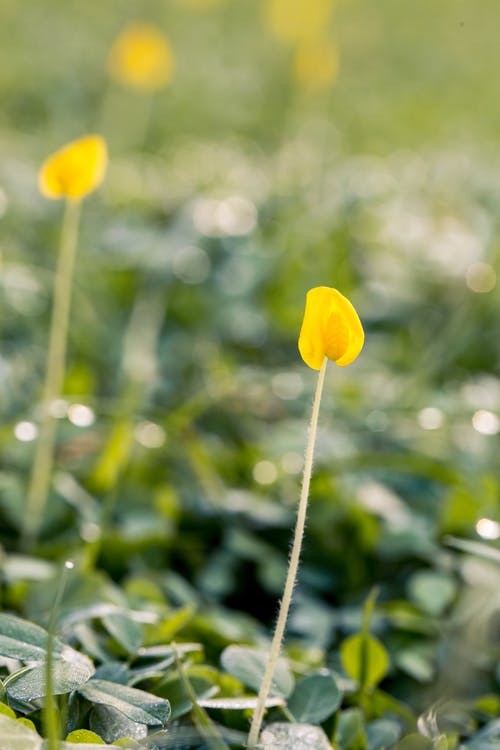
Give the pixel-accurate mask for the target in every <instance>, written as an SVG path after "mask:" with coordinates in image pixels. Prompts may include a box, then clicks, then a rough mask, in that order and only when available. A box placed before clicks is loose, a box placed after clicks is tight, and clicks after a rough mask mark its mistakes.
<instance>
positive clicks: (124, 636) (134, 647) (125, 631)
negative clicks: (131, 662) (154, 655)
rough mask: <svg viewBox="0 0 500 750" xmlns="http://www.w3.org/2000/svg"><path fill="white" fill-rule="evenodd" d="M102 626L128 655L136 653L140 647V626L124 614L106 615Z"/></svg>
mask: <svg viewBox="0 0 500 750" xmlns="http://www.w3.org/2000/svg"><path fill="white" fill-rule="evenodd" d="M102 624H103V625H104V627H105V628H106V630H107V631H108V633H109V634H110V635H111V636H113V638H114V639H115V640H116V641H117V642H118V643H119V644H120V646H122V647H123V648H124V649H125V651H127V652H128V653H129V654H135V653H137V651H138V650H139V648H140V647H141V646H142V626H141V625H140V623H138V622H135V620H132V619H131V618H130V617H128V616H127V615H126V614H121V613H117V614H112V615H106V616H105V617H103V618H102Z"/></svg>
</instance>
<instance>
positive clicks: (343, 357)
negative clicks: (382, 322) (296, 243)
mask: <svg viewBox="0 0 500 750" xmlns="http://www.w3.org/2000/svg"><path fill="white" fill-rule="evenodd" d="M364 340H365V335H364V332H363V327H362V325H361V321H360V319H359V317H358V314H357V312H356V310H355V309H354V307H353V306H352V304H351V303H350V302H349V300H348V299H347V298H346V297H344V295H343V294H341V293H340V292H339V291H337V289H332V288H331V287H328V286H316V287H314V288H313V289H310V290H309V291H308V292H307V297H306V309H305V312H304V320H303V322H302V328H301V329H300V336H299V351H300V355H301V357H302V359H303V360H304V362H305V363H306V365H309V367H312V369H313V370H320V369H321V365H322V364H323V360H324V358H325V357H328V359H331V360H333V361H334V362H336V364H337V365H339V366H340V367H344V366H345V365H349V364H351V362H353V361H354V360H355V359H356V357H357V356H358V354H359V353H360V351H361V349H362V348H363V343H364Z"/></svg>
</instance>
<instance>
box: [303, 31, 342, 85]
mask: <svg viewBox="0 0 500 750" xmlns="http://www.w3.org/2000/svg"><path fill="white" fill-rule="evenodd" d="M338 69H339V53H338V49H337V46H336V45H335V44H334V42H332V40H331V39H318V40H306V41H304V42H301V43H300V44H299V45H298V47H297V50H296V52H295V66H294V77H295V80H296V81H297V83H298V85H299V86H300V87H301V88H303V89H307V90H310V91H313V90H314V91H319V90H321V89H325V88H328V86H330V85H331V84H332V83H333V82H334V81H335V79H336V77H337V73H338Z"/></svg>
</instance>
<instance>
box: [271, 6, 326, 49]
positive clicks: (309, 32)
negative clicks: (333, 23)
mask: <svg viewBox="0 0 500 750" xmlns="http://www.w3.org/2000/svg"><path fill="white" fill-rule="evenodd" d="M264 10H265V17H264V21H265V24H266V26H267V28H268V29H269V31H270V32H271V34H272V35H273V36H274V37H276V38H277V39H280V40H281V41H283V42H298V41H300V40H303V39H313V38H315V37H318V36H320V35H321V34H322V33H324V31H325V30H326V29H327V27H328V24H329V22H330V17H331V14H332V10H333V2H332V0H266V2H265V5H264Z"/></svg>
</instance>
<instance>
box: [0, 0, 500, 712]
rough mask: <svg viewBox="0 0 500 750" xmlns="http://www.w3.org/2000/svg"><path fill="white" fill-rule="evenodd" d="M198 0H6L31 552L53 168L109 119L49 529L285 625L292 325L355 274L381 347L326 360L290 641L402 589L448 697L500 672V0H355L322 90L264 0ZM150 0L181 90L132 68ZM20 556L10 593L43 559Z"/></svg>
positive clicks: (8, 442) (12, 275) (14, 468)
mask: <svg viewBox="0 0 500 750" xmlns="http://www.w3.org/2000/svg"><path fill="white" fill-rule="evenodd" d="M314 1H315V0H310V2H311V3H312V4H314ZM198 5H199V6H200V7H196V3H191V4H190V3H189V2H187V0H186V1H185V2H182V1H181V0H177V1H176V0H162V2H160V1H159V0H156V1H154V2H153V1H151V2H127V3H123V2H117V1H116V0H107V1H106V2H101V3H92V2H75V1H71V0H67V1H66V2H60V1H57V2H56V0H45V2H43V3H36V2H33V0H28V1H27V2H25V3H23V5H22V12H20V6H19V3H18V2H14V0H0V50H1V53H0V54H1V58H2V64H1V65H0V92H1V101H2V107H1V110H0V148H1V153H2V158H1V160H0V213H1V218H0V250H1V270H2V273H1V275H0V321H1V323H0V330H1V342H2V346H1V354H0V382H1V388H0V408H1V412H2V426H1V428H0V441H1V456H2V458H1V461H2V470H1V474H0V492H1V494H0V513H1V527H0V541H1V543H2V544H3V546H4V548H5V551H6V554H7V559H10V558H9V555H16V553H17V552H18V548H17V532H18V529H19V525H20V522H21V519H22V514H23V507H24V505H23V503H24V492H25V487H26V483H27V477H28V474H29V467H30V462H31V457H32V451H33V439H34V437H35V435H36V424H37V418H38V417H37V404H38V402H39V398H40V387H41V383H42V379H43V372H44V364H45V355H46V342H47V330H48V321H49V316H50V301H51V285H52V274H53V268H54V264H55V252H56V247H57V243H58V236H59V227H60V215H61V206H60V205H59V204H57V203H50V202H47V201H46V200H45V199H43V198H42V197H41V196H40V195H39V194H38V191H37V186H36V180H37V170H38V168H39V165H40V163H41V162H42V160H43V159H44V158H45V157H46V156H47V155H48V154H49V153H51V152H52V151H53V150H54V149H55V148H57V147H59V146H60V145H62V144H63V143H65V142H67V141H68V140H71V139H72V138H75V137H78V136H80V135H82V134H84V133H87V132H100V133H102V134H103V135H104V136H105V137H106V139H107V142H108V145H109V151H110V165H109V172H108V177H107V180H106V182H105V185H104V186H103V188H102V189H101V190H100V191H99V193H98V194H96V195H95V196H92V197H91V198H89V199H88V200H86V202H85V206H84V214H83V222H82V233H81V237H80V242H79V251H78V261H77V272H76V284H75V292H74V300H73V309H72V323H71V332H70V341H69V352H68V373H67V378H66V384H65V392H64V394H62V395H61V399H60V400H58V402H57V404H55V405H54V413H57V415H58V417H59V418H60V423H59V433H58V435H59V440H58V452H57V474H56V476H55V481H54V489H53V493H52V495H51V502H50V504H49V507H48V509H47V514H46V519H45V525H44V532H43V535H42V538H41V540H40V544H39V548H38V549H37V550H36V554H37V555H38V556H39V557H40V558H46V559H50V560H53V559H58V558H60V557H63V556H65V555H73V556H76V557H78V556H82V557H83V559H87V560H88V559H91V560H93V561H94V562H95V561H96V564H97V567H98V569H100V570H101V571H105V572H106V573H107V574H108V575H109V576H110V577H111V578H112V579H113V580H114V581H115V582H116V583H118V584H122V583H123V582H124V581H127V580H129V579H133V578H134V576H137V577H140V576H150V577H151V579H154V580H156V581H158V582H159V583H161V585H162V586H164V587H165V590H166V591H167V592H168V595H169V596H170V598H171V601H173V602H175V603H178V604H185V603H186V601H189V602H191V601H196V602H197V605H198V606H199V607H200V608H201V611H204V608H206V609H207V611H208V608H209V607H225V608H226V609H225V610H224V611H225V612H226V616H229V615H227V612H228V611H234V612H243V613H245V614H249V615H251V616H253V617H254V618H255V620H256V621H257V622H259V623H260V624H261V626H266V627H267V626H270V624H272V622H273V618H274V615H275V609H276V601H277V598H278V597H279V593H280V590H281V585H282V580H283V575H284V570H285V564H286V559H287V550H288V540H289V535H290V528H291V525H292V523H293V517H294V508H295V504H296V500H297V496H298V487H299V484H300V472H301V467H302V452H303V447H304V444H305V430H306V422H307V419H308V417H309V405H310V401H311V397H312V393H313V390H314V387H315V376H314V373H313V372H312V371H310V370H308V368H307V367H306V366H305V365H304V364H303V363H302V362H301V360H300V358H299V355H298V352H297V348H296V340H297V336H298V332H299V328H300V324H301V320H302V313H303V305H304V300H305V293H306V291H307V289H308V288H310V287H311V286H315V285H327V286H334V287H337V288H339V289H340V290H341V291H342V292H343V293H344V294H346V295H347V296H349V298H350V299H352V301H353V303H354V304H355V305H356V307H357V309H358V311H359V313H360V316H361V318H362V320H363V323H364V325H365V329H366V345H365V350H364V352H363V353H362V355H361V356H360V358H359V359H358V360H357V361H356V363H355V364H353V365H352V366H350V367H348V368H346V369H345V370H341V369H339V368H336V367H335V366H334V365H333V364H332V365H331V366H330V367H329V371H328V375H327V385H326V389H325V395H324V398H323V405H322V412H321V418H320V422H321V429H320V434H319V438H318V445H317V459H316V470H315V475H314V479H313V486H312V498H311V501H312V502H311V507H310V514H309V523H308V529H307V537H306V541H305V546H304V554H303V567H302V569H301V573H300V582H299V586H298V589H297V603H296V606H295V609H294V614H293V617H292V622H291V626H290V631H291V635H292V637H295V638H296V639H299V640H301V641H303V642H306V643H308V644H312V645H315V646H318V647H321V648H324V649H327V650H328V649H331V648H333V647H334V646H335V644H336V642H337V640H336V639H337V637H338V636H337V633H338V632H341V633H347V632H350V631H351V630H352V629H353V628H355V627H356V624H357V623H359V612H360V606H361V604H362V602H363V600H364V598H365V597H366V595H367V593H368V592H369V591H370V589H371V588H372V586H374V585H378V586H379V587H380V594H379V597H380V601H381V606H382V609H383V608H384V607H385V610H384V609H383V612H382V615H383V616H381V619H380V622H379V624H378V627H379V628H380V632H382V633H383V634H384V636H385V637H386V645H389V650H390V652H391V655H392V656H393V665H392V668H393V671H392V672H391V677H390V679H392V680H393V683H392V684H394V685H395V688H394V690H396V692H398V691H399V696H400V697H401V698H403V699H404V698H406V697H408V696H410V700H412V701H414V702H415V704H417V705H420V704H421V705H426V702H428V701H429V699H430V698H429V695H432V694H433V690H434V688H433V685H434V684H435V680H437V675H441V677H442V680H443V684H444V685H446V690H447V691H449V693H450V694H455V693H456V694H458V695H461V696H462V695H466V696H467V695H468V694H469V693H471V692H474V691H476V692H477V693H478V694H479V693H480V692H481V691H482V692H483V693H488V692H490V691H496V690H498V685H497V683H496V677H495V672H496V666H497V662H498V642H497V639H498V633H497V632H496V629H495V627H494V626H493V625H491V623H490V621H489V620H488V617H489V616H490V615H491V616H492V617H494V616H496V611H495V608H493V612H490V611H489V610H488V611H485V609H484V608H482V605H478V601H487V600H488V599H489V597H490V596H491V595H492V593H491V592H492V591H496V588H497V586H498V573H497V568H495V567H491V566H492V565H493V563H491V562H490V563H485V562H484V561H482V558H481V557H477V555H475V556H470V553H471V548H469V547H467V545H466V553H464V552H463V551H457V546H458V547H460V543H458V542H457V541H456V538H457V537H460V538H461V539H462V542H463V540H464V539H465V540H468V541H469V542H471V541H473V542H476V543H481V544H484V542H485V540H486V542H487V544H488V545H489V546H488V550H490V552H488V551H485V550H486V547H485V546H483V547H481V548H476V549H475V552H477V550H478V549H480V550H482V552H481V554H482V555H483V556H484V555H486V556H487V555H488V554H490V556H491V554H492V553H491V550H492V549H496V547H495V540H496V539H498V538H499V537H500V525H499V522H500V514H499V511H500V508H499V484H498V483H499V478H498V470H497V455H498V433H499V432H500V418H499V413H500V380H499V377H498V373H499V354H500V323H499V311H500V302H499V298H498V290H497V287H496V279H497V273H498V264H499V259H500V244H499V240H498V225H499V222H500V171H499V166H500V158H499V153H500V152H499V135H498V134H499V122H500V96H499V95H498V94H499V91H498V81H497V70H498V64H499V62H500V53H499V47H498V24H499V22H500V10H499V7H498V2H497V0H482V1H481V3H472V2H470V0H439V2H432V1H431V0H420V2H418V3H413V4H410V3H405V2H400V1H398V0H379V2H376V3H373V2H369V1H368V0H338V2H336V3H335V5H334V8H333V13H332V16H331V19H330V21H329V23H328V28H326V27H325V28H324V29H323V33H324V35H325V36H326V37H327V38H328V39H330V40H331V43H332V44H334V45H335V46H336V47H337V48H338V54H339V70H338V74H337V75H336V76H335V77H333V78H332V81H331V82H330V83H329V85H326V86H318V87H314V86H312V87H308V86H306V87H304V86H303V85H301V84H300V81H298V80H297V76H296V74H295V73H294V70H295V68H294V65H295V62H294V61H295V55H296V50H297V43H296V41H284V40H283V39H280V38H278V37H279V35H278V36H276V34H273V33H272V31H271V29H270V28H269V23H268V22H266V18H267V17H268V16H267V15H266V8H267V12H268V11H269V8H268V4H267V3H266V2H265V1H262V2H261V1H260V0H225V2H224V1H222V2H219V3H213V4H212V6H210V4H209V3H207V7H202V5H203V3H202V2H200V3H199V4H198ZM131 21H141V22H145V23H150V24H153V25H155V26H156V27H157V28H158V29H159V30H160V31H161V32H162V33H164V34H165V36H166V38H167V39H168V42H169V44H170V46H171V49H172V51H173V54H174V57H175V70H174V73H173V77H172V80H171V81H170V82H169V84H168V85H167V86H165V87H164V88H162V89H161V90H158V91H155V92H144V91H135V90H133V89H130V88H127V87H125V86H120V85H119V84H118V83H117V82H115V81H113V80H112V79H111V78H110V77H109V75H108V73H107V67H106V65H107V63H106V61H107V59H108V54H109V50H110V48H111V46H112V44H113V43H114V41H115V39H116V37H117V35H118V34H119V33H120V32H121V31H122V30H123V28H124V27H125V26H126V25H127V24H128V23H130V22H131ZM452 537H453V538H452ZM453 539H455V541H453ZM462 547H463V545H462ZM461 549H462V548H461ZM15 559H17V558H15ZM8 570H11V572H10V574H8V575H7V583H8V584H9V586H10V584H13V583H15V582H17V583H19V581H21V582H22V583H23V585H24V584H26V578H27V579H28V583H29V579H30V575H27V574H26V571H25V569H23V572H22V573H21V572H19V571H18V570H17V568H15V566H13V565H11V568H8ZM12 571H14V572H12ZM16 571H17V572H16ZM31 575H32V574H31ZM9 576H10V577H9ZM31 583H32V581H31ZM9 586H8V587H7V588H8V591H7V594H6V602H7V606H10V607H14V608H17V609H19V611H21V612H23V613H24V614H25V615H28V616H29V615H30V614H31V615H33V616H35V615H34V613H36V612H37V611H39V610H38V607H39V600H38V599H37V598H36V596H34V594H33V592H32V590H31V589H29V587H28V590H29V591H31V593H29V594H28V595H26V598H25V589H24V588H22V589H21V590H19V589H17V588H16V587H15V586H12V588H9ZM20 592H21V593H20ZM30 597H31V598H30ZM33 597H34V598H33ZM42 610H43V608H42ZM214 617H215V615H214ZM477 617H479V618H480V617H484V618H486V620H487V621H488V623H490V624H489V625H488V624H487V625H484V622H483V621H481V622H482V623H483V625H484V627H485V630H481V629H480V625H478V623H477V620H476V619H475V618H477ZM412 618H413V619H412ZM440 618H443V619H440ZM214 622H215V620H214V621H212V622H211V624H210V626H209V625H207V623H205V633H211V635H207V636H206V637H207V640H208V641H210V638H213V644H212V645H213V646H214V649H215V650H216V649H217V646H218V645H220V643H219V641H218V640H217V638H216V637H215V636H214V635H213V632H212V630H216V629H217V627H219V626H220V627H221V628H222V624H221V623H220V621H217V627H216V625H215V624H214ZM426 623H427V625H426ZM429 623H431V624H430V625H429ZM443 623H444V624H443ZM199 627H200V628H201V630H202V631H203V628H202V626H201V625H200V626H199ZM235 627H236V626H235ZM210 628H212V630H210ZM475 628H476V629H479V630H480V632H481V637H480V638H479V641H480V642H481V643H480V645H481V648H482V649H483V650H482V651H481V654H478V648H479V647H478V639H477V637H476V636H474V635H472V636H471V637H470V638H469V635H470V633H474V632H476V631H475V630H474V629H475ZM488 628H490V629H488ZM252 632H253V631H252ZM259 632H261V633H262V632H264V631H263V630H261V631H259ZM237 633H238V635H236V636H235V638H236V639H238V638H241V639H242V640H245V639H246V638H249V636H248V631H246V630H243V631H237ZM226 635H227V634H226ZM224 637H225V636H223V637H222V640H223V641H224ZM227 638H228V639H229V638H230V636H229V635H228V636H227ZM458 642H460V643H461V646H460V648H461V656H462V660H463V669H464V672H463V674H462V673H461V672H460V673H459V674H458V675H457V674H455V675H453V674H451V673H450V666H449V665H450V663H452V662H453V660H454V658H455V657H454V656H453V654H454V653H456V652H455V651H454V649H456V648H457V643H458ZM450 654H451V656H450ZM334 658H335V657H334ZM464 675H465V676H464ZM427 688H428V690H427ZM437 690H438V691H439V686H438V688H437ZM421 694H422V695H425V698H423V697H421ZM434 697H435V694H434ZM469 697H470V696H469ZM419 702H420V703H419Z"/></svg>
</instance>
